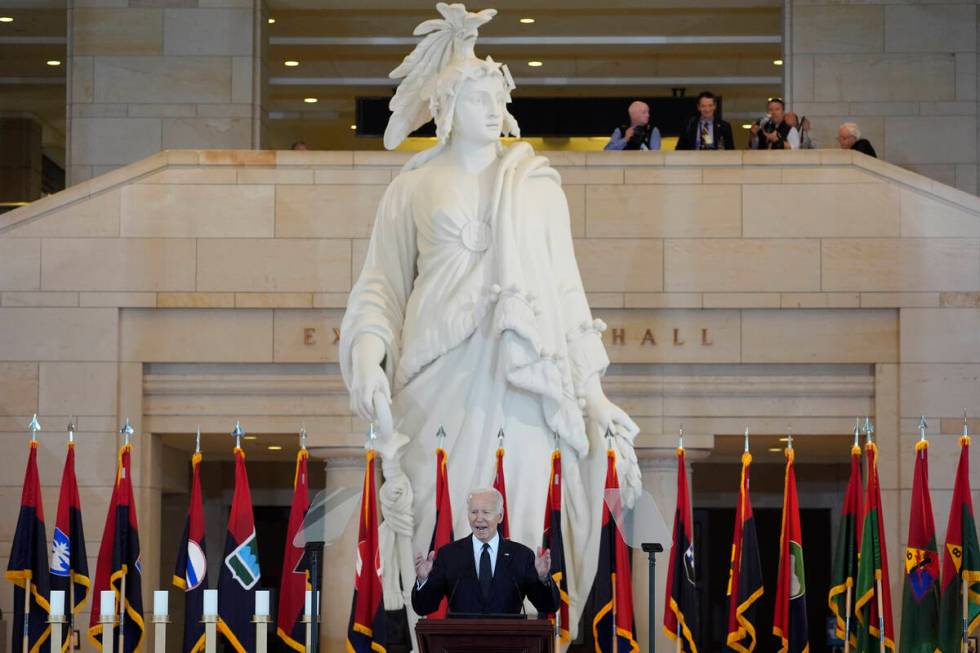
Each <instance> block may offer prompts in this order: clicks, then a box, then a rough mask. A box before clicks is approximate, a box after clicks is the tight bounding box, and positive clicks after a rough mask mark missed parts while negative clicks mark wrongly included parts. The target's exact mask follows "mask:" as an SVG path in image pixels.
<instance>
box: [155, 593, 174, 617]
mask: <svg viewBox="0 0 980 653" xmlns="http://www.w3.org/2000/svg"><path fill="white" fill-rule="evenodd" d="M169 596H170V592H168V591H167V590H154V591H153V614H154V615H155V616H157V617H166V616H167V615H168V614H170V612H169V611H168V609H167V607H168V606H167V603H168V600H169V598H168V597H169Z"/></svg>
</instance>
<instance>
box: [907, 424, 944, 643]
mask: <svg viewBox="0 0 980 653" xmlns="http://www.w3.org/2000/svg"><path fill="white" fill-rule="evenodd" d="M923 428H924V424H923ZM938 634H939V552H938V551H937V550H936V522H935V518H934V517H933V514H932V498H931V497H930V496H929V441H928V440H926V439H924V438H923V439H921V440H919V441H918V442H917V443H916V444H915V471H914V472H913V476H912V504H911V509H910V514H909V539H908V544H907V545H906V547H905V583H904V587H903V588H902V637H901V639H900V640H899V641H901V642H902V653H933V651H935V650H936V638H937V637H938Z"/></svg>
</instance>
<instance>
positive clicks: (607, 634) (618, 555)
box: [592, 449, 640, 653]
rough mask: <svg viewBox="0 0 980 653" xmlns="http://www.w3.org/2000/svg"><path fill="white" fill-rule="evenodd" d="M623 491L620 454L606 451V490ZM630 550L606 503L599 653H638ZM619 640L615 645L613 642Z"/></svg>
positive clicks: (598, 585) (596, 630) (598, 592)
mask: <svg viewBox="0 0 980 653" xmlns="http://www.w3.org/2000/svg"><path fill="white" fill-rule="evenodd" d="M605 489H606V490H607V491H608V490H613V491H615V490H618V489H619V478H618V477H617V476H616V452H615V451H613V450H612V449H608V450H607V451H606V488H605ZM630 554H631V551H630V548H629V547H628V546H626V542H624V541H623V536H622V534H620V532H619V528H617V527H616V520H615V518H614V517H613V516H612V513H611V512H610V511H609V505H608V504H607V503H606V502H605V501H603V505H602V532H601V534H600V535H599V567H598V570H597V571H596V576H595V589H594V590H593V591H594V592H595V598H596V604H597V605H598V610H597V611H596V615H595V617H594V618H593V620H592V638H593V640H594V641H595V651H596V653H613V651H618V652H619V653H638V651H639V650H640V645H639V643H638V642H637V641H636V625H635V623H634V622H633V582H632V579H631V574H632V564H631V560H630ZM614 637H615V643H614V640H613V638H614Z"/></svg>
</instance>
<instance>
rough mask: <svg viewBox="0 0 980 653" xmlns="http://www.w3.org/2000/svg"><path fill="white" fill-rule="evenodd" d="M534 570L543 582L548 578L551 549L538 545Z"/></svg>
mask: <svg viewBox="0 0 980 653" xmlns="http://www.w3.org/2000/svg"><path fill="white" fill-rule="evenodd" d="M416 568H418V563H416ZM534 570H535V571H537V572H538V580H540V581H541V582H542V583H543V582H545V581H546V580H548V573H549V572H550V571H551V549H546V548H544V547H538V553H537V555H535V556H534Z"/></svg>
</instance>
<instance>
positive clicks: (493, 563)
mask: <svg viewBox="0 0 980 653" xmlns="http://www.w3.org/2000/svg"><path fill="white" fill-rule="evenodd" d="M487 544H489V545H490V573H491V574H492V573H494V572H496V571H497V549H498V548H500V533H499V532H497V533H495V534H494V536H493V539H492V540H490V541H489V542H487ZM482 555H483V542H481V541H480V540H478V539H477V538H476V536H475V535H474V536H473V563H474V564H475V565H476V577H477V578H479V577H480V556H482Z"/></svg>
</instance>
